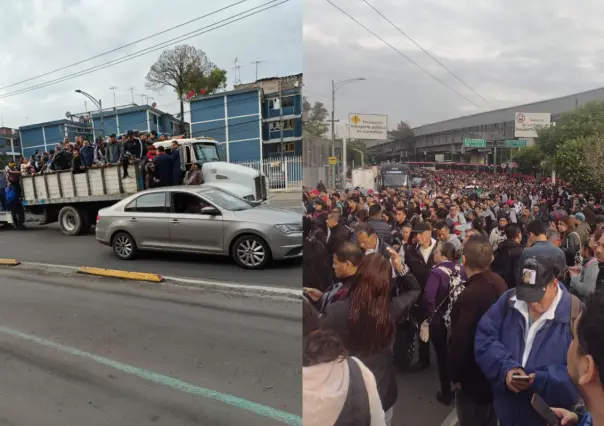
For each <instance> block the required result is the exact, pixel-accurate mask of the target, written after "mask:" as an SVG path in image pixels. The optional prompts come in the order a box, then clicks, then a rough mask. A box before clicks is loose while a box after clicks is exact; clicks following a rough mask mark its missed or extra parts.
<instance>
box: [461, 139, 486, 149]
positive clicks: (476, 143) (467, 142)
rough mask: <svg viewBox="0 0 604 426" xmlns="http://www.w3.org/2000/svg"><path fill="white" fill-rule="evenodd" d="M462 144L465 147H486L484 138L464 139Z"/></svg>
mask: <svg viewBox="0 0 604 426" xmlns="http://www.w3.org/2000/svg"><path fill="white" fill-rule="evenodd" d="M463 146H465V147H466V148H486V147H487V140H486V139H464V140H463Z"/></svg>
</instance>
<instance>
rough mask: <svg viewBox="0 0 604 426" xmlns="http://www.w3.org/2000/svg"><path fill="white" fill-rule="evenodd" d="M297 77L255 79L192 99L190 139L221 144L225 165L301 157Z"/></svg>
mask: <svg viewBox="0 0 604 426" xmlns="http://www.w3.org/2000/svg"><path fill="white" fill-rule="evenodd" d="M300 87H301V75H300V76H290V77H284V78H271V79H263V80H258V81H257V82H254V83H250V84H242V85H238V86H236V88H235V90H231V91H228V92H222V93H217V94H213V95H205V96H197V97H194V98H191V99H190V100H189V102H190V108H191V127H190V133H191V136H192V137H201V136H205V137H210V138H212V139H215V140H216V141H218V142H219V143H220V144H221V152H220V153H221V156H222V157H223V159H224V160H226V161H229V162H252V161H260V160H264V159H271V158H278V157H282V156H290V157H293V156H301V155H302V153H303V149H302V95H301V91H300Z"/></svg>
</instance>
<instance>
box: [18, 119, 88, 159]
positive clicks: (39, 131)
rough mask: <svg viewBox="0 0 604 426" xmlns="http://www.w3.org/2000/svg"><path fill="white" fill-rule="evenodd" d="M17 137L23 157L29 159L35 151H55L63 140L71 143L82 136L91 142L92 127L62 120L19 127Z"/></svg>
mask: <svg viewBox="0 0 604 426" xmlns="http://www.w3.org/2000/svg"><path fill="white" fill-rule="evenodd" d="M19 135H20V139H21V149H22V152H23V155H24V156H25V157H29V156H31V155H32V154H34V153H35V152H36V151H38V152H39V153H42V152H48V151H50V150H54V149H56V147H57V145H58V144H60V143H61V142H63V140H65V138H69V140H70V141H73V140H75V137H76V136H82V137H85V138H88V139H89V140H91V139H92V127H91V125H90V123H84V122H82V123H80V122H77V121H73V120H67V119H63V120H55V121H48V122H45V123H39V124H30V125H28V126H22V127H19Z"/></svg>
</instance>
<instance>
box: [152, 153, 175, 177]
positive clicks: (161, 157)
mask: <svg viewBox="0 0 604 426" xmlns="http://www.w3.org/2000/svg"><path fill="white" fill-rule="evenodd" d="M153 168H154V174H155V176H156V177H157V179H159V184H158V186H170V185H172V157H170V156H169V155H168V154H166V150H165V149H164V147H163V146H159V147H158V148H157V156H156V157H155V158H154V159H153Z"/></svg>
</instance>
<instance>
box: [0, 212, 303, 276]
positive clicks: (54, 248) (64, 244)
mask: <svg viewBox="0 0 604 426" xmlns="http://www.w3.org/2000/svg"><path fill="white" fill-rule="evenodd" d="M0 241H1V242H2V243H1V244H0V258H11V259H13V258H17V259H19V260H20V261H21V262H24V261H28V262H40V263H51V264H57V265H71V266H92V267H97V268H106V269H124V270H129V271H135V272H150V273H157V274H161V275H166V276H176V277H187V278H196V279H208V280H219V281H230V282H240V283H246V284H256V285H269V286H279V287H294V288H300V287H301V286H302V262H301V261H300V260H288V261H285V262H275V263H274V264H273V265H271V266H269V268H268V269H265V270H261V271H249V270H245V269H241V268H239V267H238V266H237V265H236V264H235V263H234V262H233V261H232V260H231V259H230V258H228V257H221V256H206V255H190V254H180V253H178V254H173V253H141V255H140V257H139V258H137V259H135V260H132V261H122V260H119V259H117V258H116V257H115V255H114V254H113V252H112V250H111V248H110V247H106V246H103V245H101V244H99V243H98V242H97V241H96V239H95V237H94V234H90V235H81V236H75V237H69V236H66V235H63V234H62V233H61V231H60V230H59V227H58V225H57V224H52V225H45V226H39V225H37V224H35V223H31V224H28V229H26V230H23V231H16V230H14V229H0Z"/></svg>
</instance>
